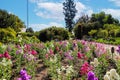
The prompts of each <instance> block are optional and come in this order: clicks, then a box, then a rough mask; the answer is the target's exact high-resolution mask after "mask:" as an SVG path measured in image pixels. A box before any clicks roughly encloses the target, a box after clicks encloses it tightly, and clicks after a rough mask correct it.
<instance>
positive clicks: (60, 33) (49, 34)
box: [39, 27, 69, 42]
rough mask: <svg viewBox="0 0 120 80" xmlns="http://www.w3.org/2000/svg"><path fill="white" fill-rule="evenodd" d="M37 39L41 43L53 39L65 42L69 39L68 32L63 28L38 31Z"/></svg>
mask: <svg viewBox="0 0 120 80" xmlns="http://www.w3.org/2000/svg"><path fill="white" fill-rule="evenodd" d="M39 39H40V41H43V42H45V41H50V40H55V39H57V40H65V39H69V32H68V31H67V30H65V29H64V28H58V27H50V28H47V29H44V30H41V31H40V33H39Z"/></svg>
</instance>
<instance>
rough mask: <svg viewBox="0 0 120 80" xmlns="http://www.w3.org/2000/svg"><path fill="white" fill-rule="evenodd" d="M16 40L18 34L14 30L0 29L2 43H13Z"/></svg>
mask: <svg viewBox="0 0 120 80" xmlns="http://www.w3.org/2000/svg"><path fill="white" fill-rule="evenodd" d="M15 38H16V32H15V31H14V30H13V29H12V28H4V29H3V28H1V29H0V41H1V42H3V43H8V42H12V41H13V40H14V39H15Z"/></svg>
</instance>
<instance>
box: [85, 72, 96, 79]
mask: <svg viewBox="0 0 120 80" xmlns="http://www.w3.org/2000/svg"><path fill="white" fill-rule="evenodd" d="M87 76H88V79H87V80H98V78H97V77H95V74H94V72H92V71H89V72H88V74H87Z"/></svg>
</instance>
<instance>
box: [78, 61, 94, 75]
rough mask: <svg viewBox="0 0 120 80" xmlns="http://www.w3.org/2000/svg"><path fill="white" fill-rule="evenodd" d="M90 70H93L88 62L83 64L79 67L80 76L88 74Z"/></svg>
mask: <svg viewBox="0 0 120 80" xmlns="http://www.w3.org/2000/svg"><path fill="white" fill-rule="evenodd" d="M92 69H93V67H92V66H90V65H89V64H88V62H85V63H84V64H83V65H82V66H81V68H80V74H81V75H87V73H88V72H89V71H91V70H92Z"/></svg>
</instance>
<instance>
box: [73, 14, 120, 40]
mask: <svg viewBox="0 0 120 80" xmlns="http://www.w3.org/2000/svg"><path fill="white" fill-rule="evenodd" d="M74 34H75V36H76V38H78V39H81V38H83V37H84V36H91V37H93V38H108V37H120V23H119V20H118V19H115V18H113V17H112V15H111V14H105V12H100V13H96V14H95V13H93V14H92V15H91V17H88V15H82V16H81V17H80V18H79V19H78V20H77V21H76V24H75V26H74Z"/></svg>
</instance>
